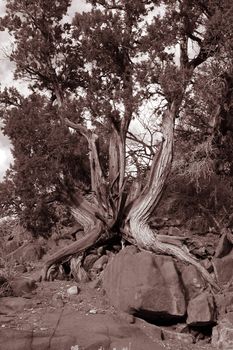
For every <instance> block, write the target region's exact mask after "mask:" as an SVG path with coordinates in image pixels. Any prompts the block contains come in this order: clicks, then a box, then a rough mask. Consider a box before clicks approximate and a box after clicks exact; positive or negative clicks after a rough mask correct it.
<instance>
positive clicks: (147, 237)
mask: <svg viewBox="0 0 233 350" xmlns="http://www.w3.org/2000/svg"><path fill="white" fill-rule="evenodd" d="M130 231H131V233H132V236H133V238H134V239H135V240H136V242H137V245H138V247H139V248H142V249H146V250H147V251H152V252H154V253H156V254H166V255H171V256H173V257H175V258H177V259H179V260H181V261H183V262H186V263H189V264H191V265H193V266H195V267H196V268H197V270H198V271H199V272H200V273H201V275H202V276H203V278H204V279H205V280H206V281H207V282H208V283H209V284H210V285H211V286H212V287H213V289H214V290H215V291H220V287H219V286H218V284H217V283H216V282H215V280H214V279H213V277H212V276H211V275H210V274H209V272H208V271H207V270H206V269H205V268H204V267H203V266H202V265H201V264H200V263H199V261H198V260H197V259H196V258H195V257H194V256H192V255H191V253H190V252H189V251H188V249H187V247H186V246H183V247H179V246H177V245H174V244H172V243H167V242H166V240H165V242H163V239H162V237H161V236H158V235H156V234H155V233H154V232H153V230H151V228H150V227H149V225H148V224H147V223H144V222H141V221H139V220H137V219H135V218H131V220H130ZM185 248H186V249H187V250H186V249H185Z"/></svg>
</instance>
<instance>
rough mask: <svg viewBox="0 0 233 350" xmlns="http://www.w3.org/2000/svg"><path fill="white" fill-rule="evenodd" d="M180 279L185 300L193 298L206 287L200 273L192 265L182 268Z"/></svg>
mask: <svg viewBox="0 0 233 350" xmlns="http://www.w3.org/2000/svg"><path fill="white" fill-rule="evenodd" d="M181 278H182V281H183V284H184V287H185V291H186V297H187V300H191V299H193V298H195V297H196V296H197V295H198V294H200V293H201V292H202V291H203V289H204V288H205V286H206V283H205V281H204V279H203V278H202V276H201V274H200V272H199V271H198V270H197V269H196V267H195V266H193V265H186V266H184V268H183V270H182V274H181Z"/></svg>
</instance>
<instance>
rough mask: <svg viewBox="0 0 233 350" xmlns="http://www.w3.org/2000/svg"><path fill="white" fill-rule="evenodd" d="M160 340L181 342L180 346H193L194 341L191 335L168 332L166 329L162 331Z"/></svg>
mask: <svg viewBox="0 0 233 350" xmlns="http://www.w3.org/2000/svg"><path fill="white" fill-rule="evenodd" d="M162 338H163V340H175V341H179V342H182V344H193V343H194V340H195V339H194V337H193V336H192V334H185V333H180V332H174V331H169V330H167V329H163V330H162Z"/></svg>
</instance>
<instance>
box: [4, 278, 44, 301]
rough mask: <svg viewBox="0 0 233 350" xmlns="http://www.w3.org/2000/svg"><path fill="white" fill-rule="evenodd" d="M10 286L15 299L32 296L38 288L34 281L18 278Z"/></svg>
mask: <svg viewBox="0 0 233 350" xmlns="http://www.w3.org/2000/svg"><path fill="white" fill-rule="evenodd" d="M10 286H11V289H12V292H13V295H14V296H15V297H21V296H24V295H25V294H30V293H32V291H34V290H35V289H36V288H37V285H36V283H35V281H34V280H31V279H29V278H27V277H22V276H21V277H16V278H14V279H13V280H12V281H11V282H10Z"/></svg>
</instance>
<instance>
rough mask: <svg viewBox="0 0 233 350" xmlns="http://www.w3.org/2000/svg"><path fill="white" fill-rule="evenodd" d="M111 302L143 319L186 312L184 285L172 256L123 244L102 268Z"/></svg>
mask: <svg viewBox="0 0 233 350" xmlns="http://www.w3.org/2000/svg"><path fill="white" fill-rule="evenodd" d="M103 287H104V289H105V290H106V293H107V296H108V298H109V300H110V303H111V304H112V305H113V306H115V307H117V308H118V309H120V310H122V311H125V312H128V313H131V314H135V315H139V316H140V317H142V318H145V319H153V320H156V319H159V320H161V319H162V318H164V319H172V318H179V317H183V316H184V315H185V312H186V304H185V297H184V294H183V286H182V283H181V281H180V278H179V275H178V273H177V270H176V266H175V264H174V261H173V259H172V258H171V257H168V256H156V255H154V254H151V253H149V252H139V253H135V250H132V248H131V247H126V248H125V249H123V250H122V251H121V252H120V253H118V254H117V255H116V256H115V257H114V258H113V259H112V260H111V261H110V263H109V264H108V265H107V267H106V269H105V270H104V277H103Z"/></svg>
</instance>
